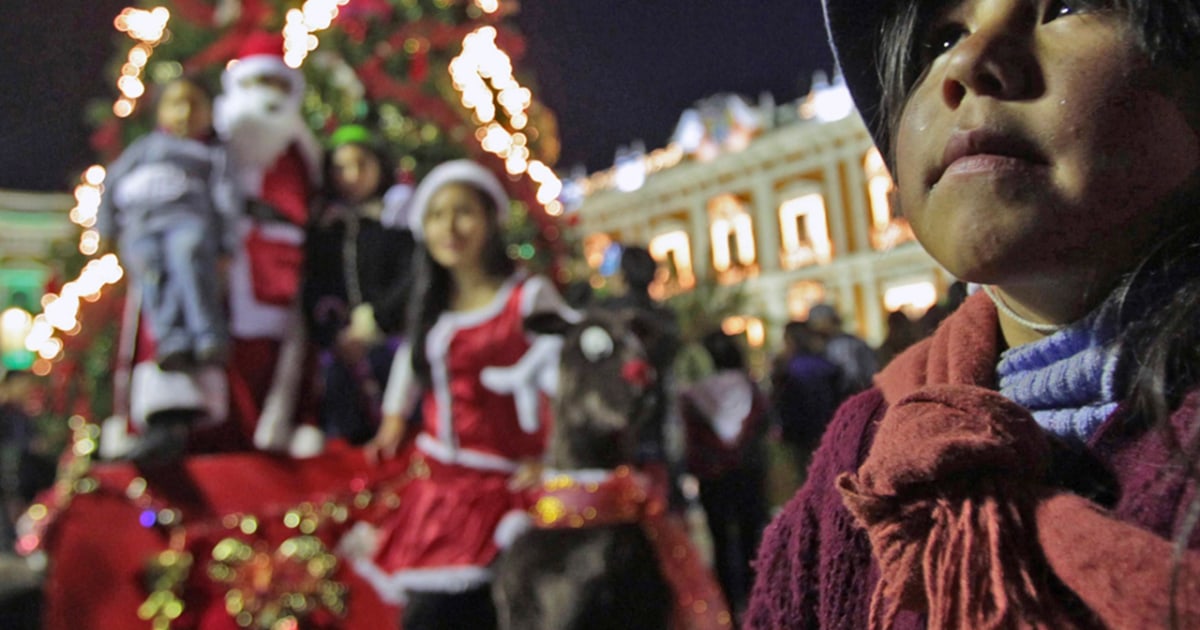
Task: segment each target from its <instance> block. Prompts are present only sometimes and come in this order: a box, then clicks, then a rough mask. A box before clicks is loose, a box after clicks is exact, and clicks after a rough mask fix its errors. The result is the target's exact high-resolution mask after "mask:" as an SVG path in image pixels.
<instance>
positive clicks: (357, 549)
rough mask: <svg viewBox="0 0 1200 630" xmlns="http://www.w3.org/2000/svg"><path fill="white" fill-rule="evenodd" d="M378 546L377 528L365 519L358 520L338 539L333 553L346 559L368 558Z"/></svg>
mask: <svg viewBox="0 0 1200 630" xmlns="http://www.w3.org/2000/svg"><path fill="white" fill-rule="evenodd" d="M378 548H379V529H378V528H377V527H375V526H374V525H371V524H370V523H368V522H366V521H359V522H357V523H355V524H354V526H353V527H351V528H350V530H349V531H347V532H346V533H345V534H343V535H342V537H341V538H340V539H339V540H338V542H337V546H335V547H334V553H335V554H337V555H338V556H340V557H342V558H346V559H347V560H368V559H370V558H372V557H373V556H374V555H375V551H376V550H378Z"/></svg>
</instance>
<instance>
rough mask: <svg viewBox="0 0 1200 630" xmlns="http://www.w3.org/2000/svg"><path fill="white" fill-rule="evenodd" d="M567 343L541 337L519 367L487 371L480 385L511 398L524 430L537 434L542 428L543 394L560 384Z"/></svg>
mask: <svg viewBox="0 0 1200 630" xmlns="http://www.w3.org/2000/svg"><path fill="white" fill-rule="evenodd" d="M562 345H563V340H562V337H559V336H557V335H544V336H541V337H538V338H537V339H535V340H534V341H533V343H532V344H531V345H530V346H529V349H528V350H526V351H525V354H523V355H521V358H520V359H518V360H517V362H516V363H514V364H512V365H509V366H506V367H495V366H493V367H486V368H484V369H483V370H482V371H480V373H479V382H480V383H481V384H482V385H483V386H484V387H486V388H487V389H489V390H491V391H493V392H496V393H497V394H510V395H512V397H513V403H514V404H515V405H516V407H517V421H518V422H519V423H520V425H521V430H523V431H525V432H526V433H534V432H536V431H537V430H538V426H539V425H540V424H541V418H540V417H539V414H538V410H539V408H540V407H541V392H544V391H547V390H554V389H556V388H557V383H558V361H559V355H560V354H561V353H562Z"/></svg>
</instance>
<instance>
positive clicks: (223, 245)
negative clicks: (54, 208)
mask: <svg viewBox="0 0 1200 630" xmlns="http://www.w3.org/2000/svg"><path fill="white" fill-rule="evenodd" d="M155 112H156V117H157V125H158V126H157V128H156V129H155V130H154V131H152V132H151V133H150V134H148V135H146V136H143V137H142V138H139V139H138V140H136V141H134V143H133V144H131V145H129V148H127V149H126V150H125V151H124V152H123V153H122V154H121V157H120V158H118V159H117V161H116V162H114V163H113V164H112V165H111V166H109V168H108V174H107V176H106V177H105V182H104V183H105V186H104V194H103V196H102V197H101V203H100V208H99V215H98V218H97V225H96V229H97V231H98V232H99V233H100V234H101V236H103V237H104V238H105V239H107V240H109V241H116V243H117V244H118V248H119V251H120V255H121V259H122V260H123V261H124V262H125V264H126V265H127V266H128V267H129V270H130V274H131V277H132V278H133V281H134V282H136V283H137V285H138V288H139V289H140V291H141V303H142V311H143V312H144V313H145V314H146V319H147V320H148V321H149V323H150V327H151V330H152V332H153V336H154V340H155V343H156V359H157V362H158V363H159V365H160V367H162V368H163V369H167V370H173V369H182V368H186V367H188V366H191V365H195V364H220V363H222V362H223V361H224V359H225V357H226V355H227V354H228V346H229V335H228V330H227V328H228V327H227V325H226V317H225V313H224V310H223V308H222V301H221V293H220V291H221V289H220V274H219V273H218V271H219V269H218V262H219V258H220V256H221V255H222V254H228V253H229V252H231V251H233V247H234V246H235V244H236V237H235V235H234V231H233V230H232V228H231V227H230V223H231V219H232V218H233V217H234V216H235V213H236V212H237V211H238V208H237V202H236V195H235V192H234V186H233V183H232V180H231V179H230V174H229V172H228V169H227V168H226V159H225V152H224V150H223V149H222V148H221V147H219V146H217V145H216V144H215V143H214V141H213V140H214V137H213V130H212V97H211V96H210V94H209V93H208V92H207V90H206V89H205V88H204V87H203V86H202V85H201V84H200V83H199V82H197V81H195V80H193V79H189V78H186V77H185V78H180V79H176V80H174V81H171V82H170V83H168V84H166V85H165V86H164V87H163V88H162V92H161V94H160V95H159V98H158V102H157V105H156V108H155Z"/></svg>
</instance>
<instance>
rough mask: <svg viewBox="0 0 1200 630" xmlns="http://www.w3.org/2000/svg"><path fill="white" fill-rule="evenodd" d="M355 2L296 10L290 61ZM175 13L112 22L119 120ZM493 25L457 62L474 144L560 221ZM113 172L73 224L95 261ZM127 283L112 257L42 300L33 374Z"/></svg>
mask: <svg viewBox="0 0 1200 630" xmlns="http://www.w3.org/2000/svg"><path fill="white" fill-rule="evenodd" d="M349 1H350V0H306V1H305V2H304V4H303V5H302V6H301V8H299V9H291V10H289V11H288V12H287V14H286V15H285V19H284V26H283V29H282V34H283V38H284V61H285V63H287V64H288V65H289V66H291V67H293V68H299V67H300V66H301V65H302V64H303V63H304V60H305V59H306V58H307V56H308V55H309V53H311V52H312V51H314V50H316V49H317V48H318V46H319V44H320V41H319V38H318V36H317V33H319V32H320V31H323V30H326V29H328V28H330V26H332V24H333V21H334V20H335V19H336V18H337V16H338V13H339V9H340V8H341V7H343V6H345V5H346V4H348V3H349ZM469 1H470V2H471V3H472V4H473V5H474V6H475V7H477V8H478V9H479V10H480V11H482V12H483V13H486V14H489V15H490V14H496V13H497V12H499V11H500V10H501V2H500V0H469ZM170 19H171V13H170V11H169V10H168V9H167V8H166V7H162V6H159V7H154V8H152V9H139V8H134V7H127V8H125V9H124V10H122V11H121V13H120V14H119V15H118V16H117V17H116V18H115V19H114V20H113V26H114V27H115V28H116V30H117V31H119V32H122V33H125V34H126V35H128V36H129V37H130V38H131V39H133V40H135V41H136V44H134V46H132V47H131V48H130V50H129V52H128V55H127V58H126V62H125V63H124V65H123V66H122V67H121V71H120V76H119V77H118V79H117V89H118V91H119V92H120V96H119V97H118V98H117V100H116V101H115V102H114V103H113V108H112V109H113V114H114V115H116V116H117V117H118V118H127V117H129V116H131V115H132V114H133V112H134V111H135V110H136V107H137V104H138V100H139V99H140V98H141V97H143V96H144V95H145V93H146V85H145V82H144V81H143V79H142V77H143V74H144V72H145V69H146V66H147V64H148V62H149V60H150V57H151V56H152V55H153V54H154V49H155V47H156V46H158V45H159V44H161V43H162V42H163V41H165V40H166V39H167V38H168V37H169V31H168V29H167V26H168V23H169V22H170ZM496 37H497V31H496V29H495V27H493V26H483V27H480V28H478V29H476V30H474V31H472V32H471V33H469V34H467V35H466V36H465V37H464V38H463V41H462V53H461V54H459V55H458V56H457V57H455V58H454V59H453V60H452V61H451V63H450V68H449V69H450V74H451V78H452V81H453V84H454V86H455V88H456V89H457V90H458V91H459V92H460V93H461V95H462V97H461V99H462V104H463V106H464V107H466V108H468V109H469V110H470V111H471V112H472V114H473V116H474V120H475V122H476V124H477V125H478V127H477V129H476V133H475V138H476V140H477V141H479V143H480V146H482V147H483V149H484V150H485V151H488V152H489V153H492V154H494V155H497V156H499V157H501V158H502V159H504V163H505V169H506V170H507V171H508V173H509V174H511V175H527V176H528V177H529V178H530V179H531V180H532V181H533V182H535V183H536V184H537V193H536V195H537V200H538V202H539V203H541V204H543V206H544V207H545V210H546V213H547V214H549V215H551V216H558V215H561V214H562V212H563V205H562V203H561V202H560V201H558V198H559V195H560V193H561V192H562V182H561V181H560V180H559V178H558V177H557V175H555V173H554V170H553V169H552V168H551V167H550V166H548V165H547V164H545V163H544V162H542V161H540V160H536V159H530V151H529V147H528V143H529V133H535V134H536V130H532V131H530V130H529V129H527V127H528V125H529V115H528V113H527V112H528V109H529V107H530V106H531V105H532V103H533V94H532V92H531V90H530V89H529V88H527V87H524V86H522V85H521V84H520V82H518V81H517V80H516V78H515V77H514V76H513V64H512V60H511V58H510V57H509V55H508V54H507V53H505V52H504V51H503V50H502V49H501V48H500V47H499V46H498V45H497V42H496ZM497 104H498V105H499V108H500V109H502V110H503V112H504V114H505V118H506V120H507V121H508V122H507V125H505V124H502V123H501V122H499V121H498V120H497V113H498V112H497ZM105 175H106V171H105V169H104V167H103V166H100V165H98V164H97V165H93V166H91V167H89V168H88V169H87V170H85V171H84V173H83V175H82V176H81V177H80V180H81V181H80V183H79V184H78V185H77V186H76V187H75V191H74V194H75V201H76V205H75V206H74V207H73V208H72V209H71V211H70V215H69V216H70V220H71V221H72V222H73V223H74V224H76V225H78V226H79V227H80V228H82V232H81V233H80V238H79V252H80V253H82V254H83V255H85V256H94V255H96V254H97V253H99V251H100V235H99V233H98V232H97V231H96V230H95V229H94V227H95V224H96V215H97V211H98V208H99V205H100V197H101V194H102V192H103V185H104V178H105ZM123 276H124V271H123V269H122V268H121V265H120V261H119V260H118V259H117V257H116V255H114V254H112V253H106V254H104V255H102V256H100V257H99V258H95V259H93V260H91V261H89V262H88V263H87V265H86V266H85V267H84V269H83V271H82V272H81V274H80V276H79V277H78V278H77V279H75V280H73V281H70V282H67V283H66V284H64V285H63V287H62V289H61V290H60V292H59V293H58V294H55V293H52V292H48V293H46V294H45V295H44V296H42V299H41V303H42V309H43V312H42V313H41V314H39V315H37V316H36V317H34V320H33V325H32V327H31V328H30V332H29V334H28V335H27V336H26V338H25V347H26V348H27V349H28V350H29V351H31V352H34V353H36V354H37V355H38V359H37V361H36V362H35V365H34V367H33V370H34V372H35V373H38V374H40V375H45V374H49V372H50V371H51V369H52V367H53V362H54V361H55V360H57V359H59V358H61V355H62V350H63V342H62V339H61V338H60V337H61V335H62V334H68V335H71V334H77V333H78V332H79V330H80V322H79V320H78V317H77V315H78V312H79V304H80V300H86V301H96V300H98V299H99V298H100V297H101V294H102V292H103V290H104V287H106V286H108V285H111V284H115V283H117V282H119V281H120V280H121V278H122V277H123Z"/></svg>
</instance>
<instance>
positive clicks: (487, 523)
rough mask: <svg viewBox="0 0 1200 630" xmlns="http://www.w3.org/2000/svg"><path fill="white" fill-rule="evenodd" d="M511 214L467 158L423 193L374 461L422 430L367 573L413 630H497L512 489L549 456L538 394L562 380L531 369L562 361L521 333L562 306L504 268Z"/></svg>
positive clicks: (516, 516) (515, 512)
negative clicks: (496, 584)
mask: <svg viewBox="0 0 1200 630" xmlns="http://www.w3.org/2000/svg"><path fill="white" fill-rule="evenodd" d="M508 205H509V201H508V196H507V195H506V194H505V192H504V188H503V187H502V186H501V184H500V182H499V181H498V180H497V179H496V178H495V176H494V175H492V174H491V172H490V171H488V170H487V169H486V168H484V167H483V166H481V165H479V164H476V163H474V162H471V161H467V160H458V161H452V162H447V163H444V164H441V165H439V166H438V167H436V168H434V169H433V170H432V171H431V172H430V173H429V175H427V176H426V177H425V179H424V180H423V181H422V182H421V183H420V185H419V186H418V187H417V190H416V191H415V192H414V193H413V201H412V205H411V207H410V212H409V226H410V227H411V229H412V231H413V235H414V237H415V239H416V241H417V244H418V255H417V257H416V261H417V262H416V268H415V269H414V276H413V278H414V283H413V294H412V299H411V301H410V303H411V304H412V305H413V307H412V308H411V309H410V313H409V314H410V325H409V333H408V337H407V341H406V343H405V345H404V346H402V347H401V349H400V351H398V352H397V353H396V358H395V360H394V362H393V365H392V372H391V375H390V376H389V379H388V384H387V390H386V391H385V394H384V403H383V422H382V425H381V426H380V428H379V432H378V433H377V434H376V436H375V438H374V440H372V441H371V442H370V443H369V444H368V445H367V452H368V454H369V455H372V456H376V457H378V456H380V455H382V456H391V455H393V454H395V452H396V450H397V447H398V445H399V444H400V442H401V440H402V438H403V436H404V433H405V428H406V427H405V424H406V419H407V418H409V417H410V414H411V412H412V411H413V410H414V408H415V407H416V406H417V404H418V403H419V404H420V418H421V427H420V431H419V433H418V435H417V437H416V446H415V453H414V454H413V456H412V457H413V460H412V463H411V465H410V466H409V474H410V476H411V480H410V481H409V483H408V484H407V485H406V486H405V487H404V489H403V493H402V496H401V498H400V502H399V507H398V508H397V509H396V510H395V511H394V512H393V513H392V514H390V515H389V516H388V519H387V521H386V522H384V523H383V526H382V527H381V530H382V534H383V535H382V537H381V538H382V540H381V541H380V542H381V544H380V547H379V549H378V551H377V552H376V554H375V557H374V561H373V562H365V561H360V562H359V563H358V565H357V568H358V570H359V571H360V573H362V574H363V575H364V576H366V577H367V579H369V580H370V581H371V582H372V583H373V584H374V585H375V587H376V588H377V589H378V590H379V592H380V594H381V595H382V596H383V598H384V599H385V600H387V601H390V602H392V603H404V619H403V627H404V628H406V629H407V630H420V629H422V628H488V627H492V626H494V625H495V611H494V609H493V607H492V603H491V597H490V593H489V590H488V583H489V582H490V580H491V570H490V568H489V565H490V564H491V562H492V560H493V559H494V558H495V557H496V554H497V552H498V549H499V546H500V545H502V544H503V543H504V542H505V540H506V539H507V540H509V541H511V538H512V537H513V536H515V531H514V530H513V525H514V524H517V523H520V522H522V521H523V520H524V508H525V507H527V506H525V505H524V502H523V500H522V499H521V497H520V495H518V494H517V493H515V492H514V491H512V490H511V489H510V487H509V484H510V477H511V476H512V475H513V474H514V473H515V472H517V470H518V467H519V466H520V464H521V463H523V462H526V461H529V460H536V459H539V458H540V457H541V455H542V451H543V449H544V447H545V441H546V440H545V438H546V429H547V427H546V423H545V422H544V421H543V420H544V413H543V412H544V411H546V407H545V405H543V404H539V402H540V401H539V396H540V394H539V391H538V383H550V382H553V381H554V379H553V378H552V377H549V376H547V377H544V378H541V379H539V378H538V375H539V372H538V370H537V369H534V368H536V367H538V366H539V365H549V366H554V365H556V364H557V356H556V355H555V354H553V353H547V352H544V351H543V350H542V349H543V348H545V347H547V346H544V345H537V342H535V340H533V339H532V338H531V337H530V336H529V335H527V334H526V333H525V332H524V330H523V328H522V322H523V320H524V318H525V317H526V316H527V315H529V314H531V313H534V312H537V311H543V310H554V309H560V308H562V304H561V300H560V298H559V297H558V294H557V293H556V292H555V290H554V289H553V287H552V286H551V285H550V284H549V282H547V281H546V280H545V279H544V278H541V277H536V276H533V277H531V276H527V275H525V274H524V273H522V272H520V271H517V270H516V269H515V266H514V264H513V262H512V260H510V259H509V258H508V256H507V254H506V246H505V242H504V239H503V234H502V228H501V226H502V225H503V219H504V217H505V215H506V213H507V211H508ZM530 402H532V403H533V404H532V405H530V404H528V403H530Z"/></svg>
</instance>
